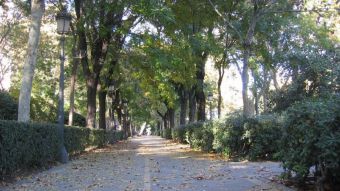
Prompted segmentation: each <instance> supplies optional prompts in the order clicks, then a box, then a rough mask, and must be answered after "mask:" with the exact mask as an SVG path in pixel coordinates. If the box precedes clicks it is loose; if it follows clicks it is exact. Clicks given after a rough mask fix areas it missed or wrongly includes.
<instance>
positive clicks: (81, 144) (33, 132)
mask: <svg viewBox="0 0 340 191" xmlns="http://www.w3.org/2000/svg"><path fill="white" fill-rule="evenodd" d="M118 134H119V133H118ZM117 138H119V139H121V136H117ZM64 140H65V147H66V150H67V151H68V153H69V155H74V154H77V153H81V152H83V151H84V150H85V148H86V147H89V146H93V147H101V146H103V145H105V144H107V142H108V141H107V140H108V134H107V133H106V132H105V130H99V129H88V128H81V127H68V126H66V127H65V131H64ZM60 145H61V142H60V136H59V132H58V126H57V125H56V124H47V123H46V124H37V123H20V122H17V121H4V120H0V178H1V176H4V175H9V174H11V173H12V172H14V171H16V170H18V169H24V168H30V167H39V166H43V165H46V164H47V163H48V162H50V161H55V160H56V159H57V155H58V152H59V148H60Z"/></svg>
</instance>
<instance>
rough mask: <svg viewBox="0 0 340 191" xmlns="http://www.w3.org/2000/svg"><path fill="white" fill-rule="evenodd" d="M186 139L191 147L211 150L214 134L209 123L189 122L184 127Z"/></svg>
mask: <svg viewBox="0 0 340 191" xmlns="http://www.w3.org/2000/svg"><path fill="white" fill-rule="evenodd" d="M185 128H186V141H187V142H188V143H189V144H190V147H191V148H194V149H200V150H202V151H206V152H209V151H212V148H213V147H212V145H213V140H214V135H213V131H212V126H211V123H202V122H197V123H191V124H188V125H187V126H186V127H185Z"/></svg>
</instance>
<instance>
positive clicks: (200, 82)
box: [196, 53, 208, 121]
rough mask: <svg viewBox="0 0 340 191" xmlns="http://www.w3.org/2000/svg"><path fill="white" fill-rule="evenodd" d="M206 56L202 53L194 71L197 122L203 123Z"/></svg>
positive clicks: (204, 117)
mask: <svg viewBox="0 0 340 191" xmlns="http://www.w3.org/2000/svg"><path fill="white" fill-rule="evenodd" d="M207 56H208V55H207V54H206V53H203V56H201V57H200V61H199V62H198V64H197V71H196V79H197V86H196V101H197V121H205V119H206V116H205V95H204V76H205V61H206V58H207Z"/></svg>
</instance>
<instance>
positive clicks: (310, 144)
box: [280, 96, 340, 181]
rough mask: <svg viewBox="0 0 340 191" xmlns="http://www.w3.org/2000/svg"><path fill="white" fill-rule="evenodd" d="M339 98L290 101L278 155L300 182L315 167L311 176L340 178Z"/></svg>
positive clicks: (328, 178) (331, 178) (330, 178)
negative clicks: (292, 102)
mask: <svg viewBox="0 0 340 191" xmlns="http://www.w3.org/2000/svg"><path fill="white" fill-rule="evenodd" d="M339 111H340V97H339V96H332V97H329V98H319V99H313V100H307V101H303V102H299V103H296V104H294V105H293V106H292V107H290V108H289V109H288V110H287V111H286V117H285V124H284V129H283V137H282V141H281V143H282V150H281V152H280V157H281V160H282V162H283V166H284V167H285V168H286V169H287V170H288V171H293V172H295V173H296V178H297V179H298V180H300V181H303V180H304V179H305V178H306V177H307V175H309V172H310V168H311V167H313V166H315V167H316V171H317V172H316V173H315V176H323V177H325V178H327V180H339V177H340V174H339V172H340V157H339V156H340V129H339V126H340V113H339Z"/></svg>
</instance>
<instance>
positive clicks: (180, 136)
mask: <svg viewBox="0 0 340 191" xmlns="http://www.w3.org/2000/svg"><path fill="white" fill-rule="evenodd" d="M185 133H186V129H185V126H179V127H178V128H174V129H172V139H173V140H174V141H176V142H179V143H187V142H186V138H185Z"/></svg>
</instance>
